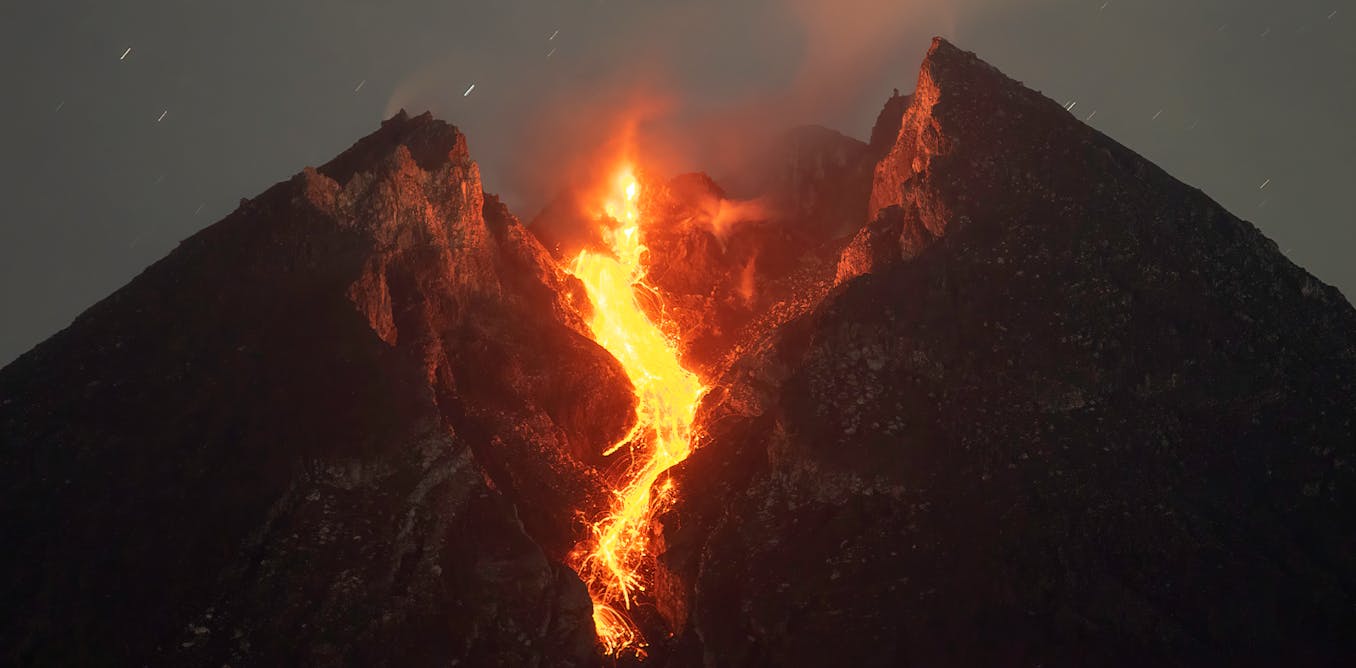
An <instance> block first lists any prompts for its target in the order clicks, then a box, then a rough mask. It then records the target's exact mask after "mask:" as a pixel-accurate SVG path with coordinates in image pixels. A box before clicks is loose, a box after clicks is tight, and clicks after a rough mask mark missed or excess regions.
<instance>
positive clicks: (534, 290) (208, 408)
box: [0, 113, 634, 666]
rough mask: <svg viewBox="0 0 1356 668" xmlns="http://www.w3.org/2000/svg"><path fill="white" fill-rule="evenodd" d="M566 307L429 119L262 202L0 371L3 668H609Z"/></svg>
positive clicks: (611, 393) (581, 351)
mask: <svg viewBox="0 0 1356 668" xmlns="http://www.w3.org/2000/svg"><path fill="white" fill-rule="evenodd" d="M581 289H582V288H581ZM572 294H574V292H573V288H572V287H571V286H570V285H569V284H568V282H567V281H566V280H565V278H564V277H563V276H562V275H561V274H560V273H559V271H558V270H557V269H555V265H554V264H553V263H552V262H550V261H549V259H548V258H547V256H546V253H545V251H544V250H543V249H542V248H541V247H540V246H539V244H538V243H537V242H536V241H535V239H534V238H533V237H532V235H531V234H529V233H527V232H526V231H525V229H524V228H523V227H522V226H521V225H520V224H518V223H517V222H516V221H515V220H514V219H512V218H511V217H510V216H508V215H507V213H506V212H505V211H504V210H503V209H502V207H500V206H499V205H498V204H497V202H495V201H494V200H492V199H489V200H487V199H486V198H485V197H483V196H482V194H481V184H480V178H479V173H478V171H477V168H476V166H475V164H474V163H472V162H471V160H470V158H469V156H468V154H467V150H466V143H465V140H464V138H463V137H462V136H461V134H460V133H459V132H457V131H456V130H455V129H454V128H452V127H450V126H448V125H445V124H443V123H441V122H439V121H435V120H433V119H432V118H431V117H429V116H427V115H425V116H421V117H418V118H408V117H406V116H405V115H404V114H403V113H402V114H401V115H399V116H397V117H395V118H393V119H391V120H390V121H388V122H387V123H385V124H384V125H383V126H382V128H381V130H379V131H378V132H376V133H374V134H373V135H371V136H369V137H367V138H366V139H364V140H362V141H360V142H359V143H358V144H356V145H355V146H354V147H353V148H352V149H350V150H349V151H347V152H345V153H344V154H342V155H340V156H339V157H338V158H336V159H335V160H334V161H332V162H330V163H329V164H327V165H325V166H323V167H321V168H319V169H318V170H312V169H308V170H306V171H305V172H303V173H301V174H298V175H297V176H296V177H295V178H293V179H292V180H290V181H287V182H285V183H280V184H278V185H277V186H275V187H273V188H271V189H270V190H268V191H267V192H265V193H264V194H263V195H261V196H260V197H258V198H256V199H254V200H252V201H247V202H242V204H241V206H240V208H239V209H238V210H237V211H236V212H235V213H233V214H231V215H230V216H228V217H227V218H226V219H224V220H223V221H221V222H220V223H217V224H216V225H213V226H212V227H209V228H208V229H206V230H204V231H203V232H201V233H199V234H197V235H194V236H193V237H192V238H190V239H188V240H186V241H184V242H183V243H182V244H181V245H180V247H179V248H178V249H176V250H175V251H174V252H172V253H171V254H170V255H169V256H168V257H166V258H165V259H164V260H162V261H160V262H158V263H156V264H155V265H154V266H152V267H150V268H149V269H147V270H146V272H145V273H143V274H142V275H141V276H139V277H137V278H136V279H135V280H133V281H132V282H131V283H130V284H129V285H127V286H126V287H124V288H122V289H121V290H119V291H117V292H115V293H114V294H113V295H111V296H110V297H108V298H107V299H105V300H104V301H102V302H100V303H99V304H97V305H95V306H94V307H93V308H91V309H90V310H89V311H87V312H86V313H85V314H83V315H82V316H81V317H80V318H79V319H78V320H76V322H75V323H74V324H72V325H71V326H70V327H69V328H68V329H66V330H65V331H63V332H61V333H60V334H58V335H56V336H55V337H53V338H52V339H50V340H49V341H47V342H45V343H43V344H41V345H39V346H38V347H37V348H35V349H34V350H33V351H31V352H29V353H28V354H26V355H24V356H23V357H21V358H20V359H19V360H17V361H15V362H14V363H13V364H11V365H9V366H8V367H6V368H5V369H4V370H3V372H0V397H2V399H0V436H2V437H3V443H4V447H3V450H0V499H2V500H0V505H2V506H3V507H4V508H5V519H4V523H3V529H2V530H0V544H3V545H5V549H4V550H3V551H0V600H4V601H5V605H4V606H3V612H0V663H4V664H7V665H16V664H17V665H108V664H121V665H142V664H150V665H176V664H190V665H212V666H220V665H224V664H230V665H236V666H240V665H279V664H319V665H331V664H381V665H393V666H408V665H448V664H449V663H452V662H455V661H460V662H461V663H462V665H487V664H495V665H533V664H535V665H572V664H581V663H584V662H586V661H590V660H591V657H592V656H593V647H592V646H593V624H592V618H591V608H590V602H589V600H588V597H587V594H586V592H585V591H584V588H583V585H582V583H580V582H579V580H578V579H577V577H576V576H575V575H574V573H573V572H571V571H570V570H569V569H567V568H565V567H563V566H562V565H561V558H562V557H563V554H564V552H565V551H566V550H568V549H569V547H570V546H572V545H573V543H574V542H575V541H576V540H577V539H578V538H579V536H578V535H574V534H573V533H571V532H573V531H577V530H578V528H577V527H575V526H574V525H575V524H576V523H575V522H574V516H573V513H574V512H575V509H579V508H589V507H592V504H593V503H595V502H596V501H597V500H599V498H600V497H599V496H598V495H599V494H600V492H601V483H600V481H599V480H598V477H597V474H596V473H594V472H593V470H592V469H591V468H590V467H588V466H587V465H586V464H585V462H587V461H588V460H589V458H590V457H593V456H596V455H595V454H593V453H594V451H593V448H594V447H595V446H596V445H597V444H600V443H604V442H610V441H611V440H615V439H616V438H617V437H618V436H619V435H620V434H621V433H624V430H625V429H626V428H627V427H628V426H629V425H628V421H629V420H630V419H632V418H631V417H630V414H631V413H630V412H631V404H632V403H633V402H634V399H633V397H632V395H631V390H630V385H629V383H628V382H627V381H626V380H625V377H624V376H623V375H622V373H621V369H620V367H618V366H617V364H616V362H615V361H614V360H612V358H611V357H609V356H608V355H607V354H606V353H605V352H603V351H602V349H601V348H598V347H597V346H596V345H595V344H593V342H592V341H590V340H589V339H588V338H586V337H585V336H583V335H581V333H580V332H581V331H582V327H583V326H582V323H581V322H580V321H579V316H578V315H577V311H576V308H575V305H574V304H573V303H572V302H571V301H570V299H571V298H570V295H572Z"/></svg>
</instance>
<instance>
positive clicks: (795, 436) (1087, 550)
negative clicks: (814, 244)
mask: <svg viewBox="0 0 1356 668" xmlns="http://www.w3.org/2000/svg"><path fill="white" fill-rule="evenodd" d="M871 207H872V210H873V211H877V212H879V213H880V214H881V215H880V216H879V217H878V218H877V221H878V223H877V224H875V225H873V226H868V228H867V230H864V231H863V233H862V235H861V236H859V238H858V239H859V240H860V241H862V243H861V244H857V243H855V242H854V244H853V246H854V247H855V248H854V249H850V253H849V254H845V256H844V260H843V261H842V262H840V275H839V278H840V279H841V281H842V283H841V284H840V285H839V287H838V288H836V289H835V290H834V291H833V292H831V293H830V294H829V296H828V297H827V298H826V299H825V300H824V301H823V302H822V303H821V304H819V305H818V306H817V307H816V308H815V309H814V310H813V311H812V312H811V313H810V314H809V315H807V316H805V317H802V318H799V319H797V320H795V321H793V322H791V323H789V324H788V325H786V326H784V327H782V328H781V329H780V330H779V332H778V333H777V335H776V337H775V340H774V341H773V342H771V343H770V344H768V345H766V346H761V347H756V348H754V349H751V350H749V351H747V352H746V354H745V355H744V357H743V358H741V359H740V360H739V361H738V362H736V363H735V364H734V365H733V367H732V368H731V370H730V371H729V372H728V373H727V374H725V376H724V377H722V378H721V379H720V380H719V381H717V382H715V383H714V384H713V385H714V386H715V388H716V389H714V390H713V392H712V394H711V396H710V397H709V398H708V400H707V401H706V403H705V405H704V407H703V409H702V413H701V416H700V417H699V421H700V423H701V424H702V425H704V434H705V438H704V440H703V441H702V443H701V446H700V448H699V449H698V450H697V451H696V452H695V453H694V454H693V456H692V457H690V458H689V459H688V460H687V461H686V462H684V463H683V464H681V465H680V466H679V467H678V469H677V470H676V472H675V473H676V474H675V480H676V485H677V489H678V490H679V492H678V495H677V498H678V502H677V505H676V506H675V507H674V508H673V509H672V510H671V511H670V512H668V513H666V514H665V515H664V516H663V517H661V518H660V522H659V525H658V526H657V527H656V531H657V537H656V540H657V542H658V544H659V545H661V546H662V551H661V555H660V557H659V564H660V567H661V572H660V576H659V578H658V582H657V586H656V591H657V592H658V594H657V595H658V598H659V599H660V608H661V610H662V611H663V612H664V614H665V615H666V616H667V617H668V618H669V619H670V621H671V622H672V623H673V625H674V628H675V629H677V633H678V638H679V640H678V642H677V646H676V648H675V650H674V651H675V656H676V657H677V658H676V659H675V662H676V663H677V664H678V665H709V666H714V665H780V666H821V665H871V666H875V665H879V666H884V665H995V664H1003V665H1010V664H1017V665H1047V666H1048V665H1127V666H1129V665H1146V664H1155V665H1162V664H1173V665H1217V664H1227V663H1271V662H1277V661H1299V662H1302V663H1306V664H1309V665H1324V664H1340V663H1342V662H1344V661H1345V660H1347V659H1349V658H1350V657H1351V656H1353V655H1356V643H1354V642H1353V639H1352V636H1351V634H1350V633H1349V632H1348V631H1349V629H1351V628H1352V627H1353V626H1354V625H1356V613H1353V610H1356V598H1354V595H1353V593H1352V592H1356V576H1353V574H1354V573H1356V551H1353V548H1352V541H1351V536H1353V535H1356V519H1353V518H1356V496H1353V490H1354V489H1356V469H1353V466H1352V462H1353V461H1356V439H1353V434H1356V405H1354V404H1353V403H1352V401H1351V397H1353V396H1356V334H1353V333H1354V332H1356V311H1353V309H1352V307H1351V306H1350V304H1348V303H1347V301H1346V300H1345V299H1343V297H1342V296H1341V295H1340V294H1339V293H1338V292H1337V291H1336V290H1334V289H1333V288H1331V287H1329V286H1326V285H1324V284H1322V283H1321V282H1319V281H1318V280H1316V279H1314V278H1313V277H1312V276H1310V275H1309V274H1307V273H1306V272H1304V271H1303V270H1302V269H1300V268H1298V267H1296V266H1294V265H1293V264H1291V263H1290V262H1289V261H1288V260H1286V258H1285V257H1283V256H1282V255H1281V254H1280V253H1279V252H1278V251H1277V249H1276V247H1275V244H1273V243H1272V242H1270V241H1269V240H1267V239H1266V238H1264V237H1263V236H1262V235H1261V234H1260V233H1259V232H1258V231H1257V230H1256V229H1255V228H1253V227H1252V226H1251V225H1249V224H1248V223H1246V222H1244V221H1241V220H1239V219H1238V218H1236V217H1234V216H1232V215H1230V214H1229V213H1228V212H1226V211H1224V210H1223V209H1222V208H1220V207H1219V206H1218V205H1217V204H1215V203H1214V202H1212V201H1211V200H1209V199H1208V198H1207V197H1206V196H1204V195H1203V194H1202V193H1200V192H1199V191H1197V190H1194V189H1192V188H1189V187H1187V186H1185V185H1183V184H1181V183H1179V182H1177V181H1176V180H1174V179H1173V178H1172V177H1170V176H1169V175H1167V174H1166V173H1164V172H1163V171H1162V170H1160V169H1158V168H1156V167H1154V166H1153V165H1151V164H1150V163H1148V162H1147V161H1145V160H1144V159H1142V158H1141V157H1139V156H1137V155H1135V154H1134V153H1132V152H1131V151H1129V150H1127V149H1126V148H1124V147H1122V146H1120V145H1119V144H1117V143H1115V142H1114V141H1112V140H1110V139H1108V138H1107V137H1105V136H1103V135H1101V134H1100V133H1098V132H1096V131H1095V130H1092V129H1091V128H1088V127H1087V126H1085V125H1083V124H1082V123H1080V122H1078V121H1077V120H1076V119H1074V118H1073V117H1072V116H1070V115H1069V114H1068V113H1066V112H1065V111H1064V110H1063V109H1062V108H1061V107H1060V106H1059V105H1058V104H1056V103H1054V102H1053V101H1050V100H1048V99H1046V98H1044V97H1042V96H1041V95H1039V94H1037V93H1034V92H1032V91H1030V90H1027V89H1025V88H1023V87H1022V86H1020V85H1019V84H1017V83H1016V82H1013V81H1011V80H1010V79H1007V78H1006V77H1004V76H1003V75H1002V74H1001V73H999V72H997V71H996V70H994V69H993V68H991V67H989V66H988V65H986V64H984V63H982V62H981V61H979V60H978V59H977V58H976V57H975V56H974V55H973V54H969V53H964V52H961V51H959V50H958V49H956V48H954V47H952V46H951V45H950V44H947V43H946V42H944V41H941V40H938V41H936V42H935V43H934V44H933V46H932V49H931V50H930V51H929V53H928V56H927V58H926V60H925V62H924V64H923V68H922V74H921V76H920V79H919V84H918V91H917V92H916V93H915V94H914V95H913V97H912V100H911V102H910V104H909V108H908V110H907V112H906V113H905V115H904V117H903V121H902V123H901V130H900V132H899V133H898V135H897V142H896V144H895V146H894V147H893V148H892V149H891V151H890V152H889V155H888V156H887V157H886V158H885V159H884V160H883V161H882V163H881V165H880V167H879V168H878V169H877V171H876V182H875V186H874V192H873V195H872V204H871ZM923 231H926V234H924V233H923ZM854 258H855V259H854ZM861 265H864V266H865V268H864V270H863V271H857V270H854V269H853V267H859V268H860V267H861ZM842 267H846V268H847V269H848V271H843V270H841V268H842Z"/></svg>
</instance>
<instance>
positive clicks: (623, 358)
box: [569, 166, 705, 655]
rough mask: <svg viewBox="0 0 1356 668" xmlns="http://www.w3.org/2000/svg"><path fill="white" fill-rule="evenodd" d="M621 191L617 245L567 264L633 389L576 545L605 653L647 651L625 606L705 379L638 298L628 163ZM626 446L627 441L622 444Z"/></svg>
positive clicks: (634, 194) (607, 233) (639, 250)
mask: <svg viewBox="0 0 1356 668" xmlns="http://www.w3.org/2000/svg"><path fill="white" fill-rule="evenodd" d="M615 186H616V188H615V192H614V194H613V195H611V196H610V197H609V198H608V199H607V201H606V202H605V203H604V205H603V211H604V213H606V214H607V218H610V219H611V220H609V221H606V223H607V225H608V227H606V229H604V230H603V238H604V240H605V241H606V242H607V243H608V245H609V246H611V250H612V253H611V254H606V253H596V252H591V251H584V252H581V253H580V254H579V257H577V258H575V261H574V265H573V267H571V268H570V270H569V271H570V272H571V273H572V274H574V275H575V276H576V277H578V278H579V280H580V281H582V282H583V283H584V286H585V287H586V288H587V290H588V295H589V299H590V300H591V301H592V302H593V319H592V320H591V321H590V322H589V327H590V329H591V330H592V331H593V338H594V340H595V341H597V342H598V345H601V346H602V347H603V348H605V349H606V350H607V351H608V352H610V353H612V355H613V356H615V357H616V358H617V360H618V361H620V362H621V365H622V367H623V368H624V369H625V371H626V374H627V376H628V377H629V378H630V379H631V383H632V384H633V385H634V386H635V391H636V399H637V404H636V426H635V427H634V428H632V430H631V433H629V434H627V435H626V437H625V438H623V439H622V440H621V441H619V442H617V443H616V444H614V445H613V446H612V447H610V448H609V449H608V450H607V452H606V453H605V454H606V455H613V454H615V453H618V452H624V454H626V455H628V456H629V457H630V464H629V466H628V467H627V469H626V472H625V474H624V475H623V476H622V477H621V479H620V481H619V482H618V483H617V486H616V487H615V488H614V489H613V494H614V495H615V498H614V501H613V503H612V507H611V509H610V511H609V512H608V513H607V515H606V516H605V517H603V518H601V519H599V520H597V521H596V522H594V523H593V524H592V527H591V528H592V532H593V537H592V539H591V540H589V541H586V542H585V543H584V544H582V545H580V546H579V547H578V548H577V549H576V550H575V555H574V557H573V559H574V562H575V563H574V564H573V566H574V567H575V569H576V570H577V571H578V572H579V575H580V577H582V578H583V580H584V582H585V584H587V585H588V588H589V594H590V595H591V596H592V598H593V619H594V623H595V625H596V626H597V630H598V637H599V639H600V640H601V641H602V643H603V645H604V647H605V648H606V649H607V651H608V653H609V654H617V653H618V652H621V651H623V650H625V649H631V650H633V651H635V652H636V653H637V654H642V655H643V653H644V649H643V648H644V638H642V637H641V636H640V632H639V630H638V629H637V628H636V626H635V624H633V623H632V622H631V620H630V618H629V617H628V616H627V614H626V613H625V612H623V611H622V610H621V609H619V608H625V609H629V608H630V607H631V606H632V604H633V603H634V600H635V598H634V597H635V594H636V593H637V592H639V591H644V589H645V586H644V582H643V576H642V573H641V570H642V566H643V561H644V558H645V556H646V543H647V536H648V531H649V523H650V519H651V518H652V517H653V515H654V513H655V512H656V510H657V509H659V508H661V507H663V505H664V504H665V503H667V502H668V500H669V499H671V498H672V494H673V482H672V480H665V481H664V483H663V484H662V485H660V486H659V487H658V488H657V493H656V494H652V493H651V491H652V488H653V487H654V484H655V482H657V481H658V480H659V478H660V476H661V475H663V473H664V471H666V470H668V468H669V467H671V466H673V465H674V464H677V463H678V462H681V461H683V460H684V459H686V458H687V455H688V453H689V451H690V449H691V441H690V438H691V434H690V431H691V428H692V419H693V416H694V415H695V414H696V410H697V401H698V399H700V397H701V395H702V392H703V391H704V389H705V388H703V387H702V384H701V382H700V381H699V380H698V379H697V376H696V375H694V374H693V373H692V372H690V371H688V370H687V369H684V368H683V366H682V364H681V363H679V361H678V349H677V345H676V344H675V342H673V341H671V340H669V338H668V337H666V336H664V334H663V332H662V331H660V329H659V327H658V326H657V325H656V323H654V322H652V321H651V320H650V318H649V316H648V315H646V313H645V311H644V310H643V309H642V308H641V306H640V303H639V302H638V301H637V299H636V288H637V287H643V286H644V284H643V281H644V279H645V266H644V260H643V256H644V254H645V250H646V249H645V246H644V245H643V244H642V243H641V239H640V236H641V234H640V225H639V222H640V204H639V200H640V183H639V182H638V181H637V180H636V177H635V173H634V170H633V169H632V168H631V167H630V166H626V167H624V168H623V169H622V170H621V171H620V173H619V174H618V175H617V177H616V182H615ZM623 449H624V450H623Z"/></svg>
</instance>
